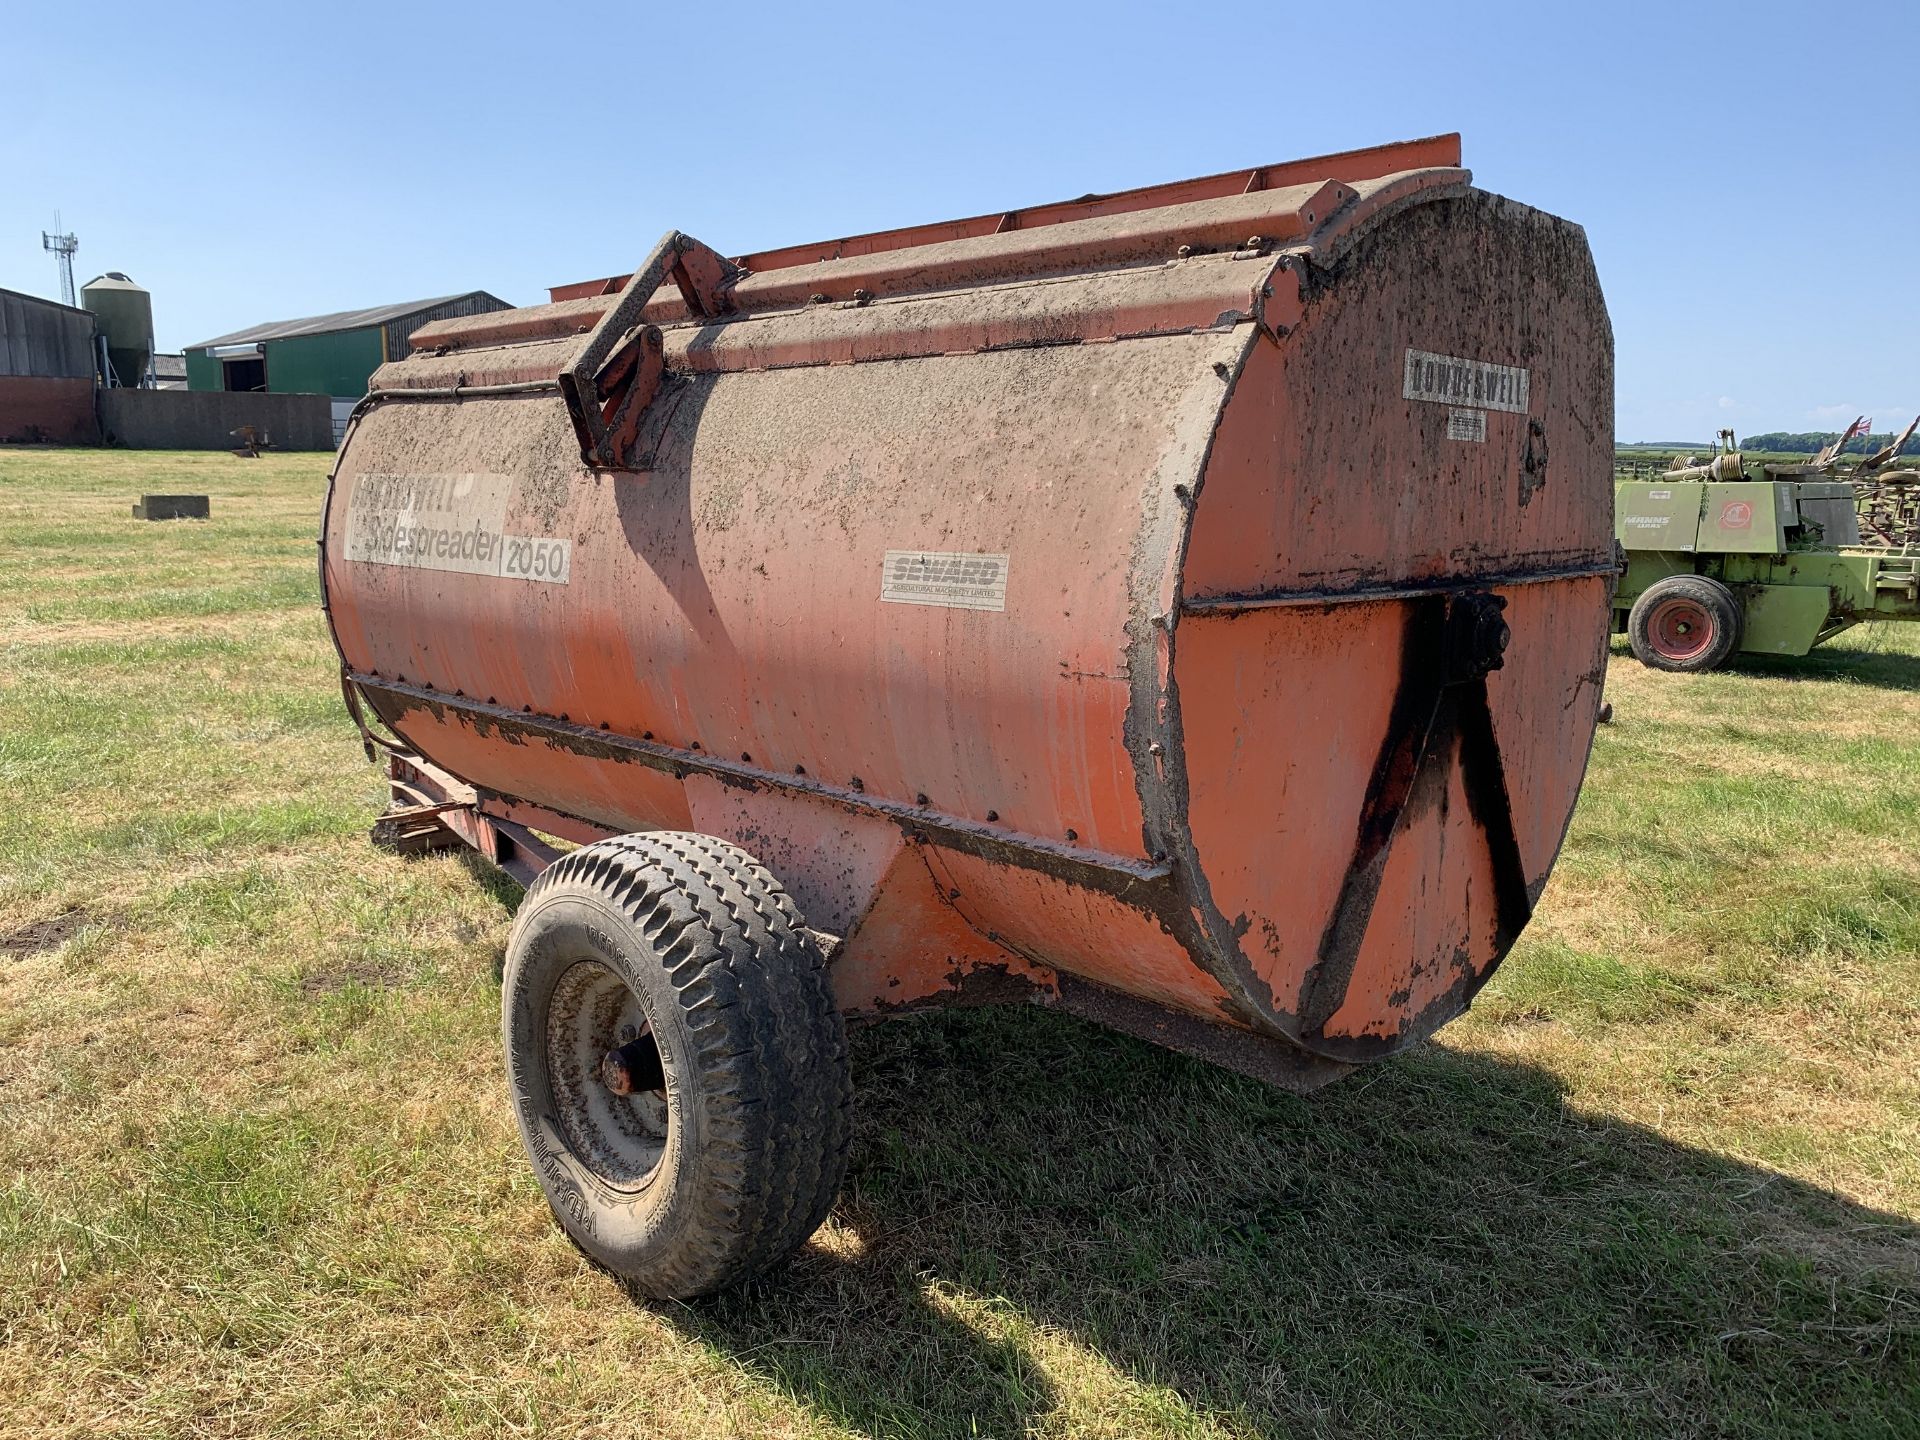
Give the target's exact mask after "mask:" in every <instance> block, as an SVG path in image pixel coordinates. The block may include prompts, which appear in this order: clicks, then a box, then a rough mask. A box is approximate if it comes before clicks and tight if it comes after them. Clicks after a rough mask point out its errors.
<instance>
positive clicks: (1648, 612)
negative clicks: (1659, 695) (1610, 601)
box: [1627, 575, 1746, 674]
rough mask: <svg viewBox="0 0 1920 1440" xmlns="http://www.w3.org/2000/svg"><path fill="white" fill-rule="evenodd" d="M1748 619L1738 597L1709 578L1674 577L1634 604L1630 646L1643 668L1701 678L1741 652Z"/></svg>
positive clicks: (1651, 588) (1657, 584) (1629, 627)
mask: <svg viewBox="0 0 1920 1440" xmlns="http://www.w3.org/2000/svg"><path fill="white" fill-rule="evenodd" d="M1745 618H1746V617H1745V615H1744V614H1743V613H1742V611H1741V609H1740V602H1739V600H1737V599H1736V598H1735V597H1734V594H1733V592H1732V591H1731V590H1729V589H1728V588H1727V587H1726V586H1724V585H1722V584H1721V583H1720V582H1719V581H1718V580H1715V579H1713V578H1711V577H1710V576H1706V575H1669V576H1668V577H1667V578H1666V579H1664V580H1656V581H1655V582H1654V583H1653V584H1651V585H1649V586H1648V587H1647V588H1646V589H1645V590H1644V591H1642V592H1641V594H1640V598H1639V599H1638V600H1635V601H1634V602H1633V611H1632V613H1631V614H1629V615H1628V616H1627V643H1628V644H1629V645H1630V646H1632V647H1633V653H1634V656H1635V658H1637V659H1638V660H1639V661H1640V663H1641V664H1642V665H1646V666H1649V667H1651V668H1652V669H1655V670H1675V671H1680V672H1682V673H1684V674H1699V673H1701V672H1702V671H1706V670H1717V669H1719V668H1720V667H1721V666H1722V665H1724V664H1726V663H1727V661H1728V660H1729V659H1730V658H1732V656H1733V652H1734V651H1736V650H1738V649H1739V648H1740V632H1741V630H1742V629H1743V628H1744V623H1743V622H1744V621H1745Z"/></svg>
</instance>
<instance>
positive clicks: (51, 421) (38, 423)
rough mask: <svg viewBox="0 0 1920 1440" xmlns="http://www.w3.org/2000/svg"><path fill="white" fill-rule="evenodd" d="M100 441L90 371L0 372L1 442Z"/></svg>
mask: <svg viewBox="0 0 1920 1440" xmlns="http://www.w3.org/2000/svg"><path fill="white" fill-rule="evenodd" d="M156 393H157V392H156ZM99 443H100V427H99V425H98V424H97V423H96V422H95V420H94V415H93V376H92V375H87V376H86V377H84V378H82V379H72V378H68V377H64V376H51V375H0V444H14V445H98V444H99Z"/></svg>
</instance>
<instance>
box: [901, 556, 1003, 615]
mask: <svg viewBox="0 0 1920 1440" xmlns="http://www.w3.org/2000/svg"><path fill="white" fill-rule="evenodd" d="M880 598H881V599H882V600H885V601H888V602H890V603H892V604H895V605H944V606H946V607H947V608H948V609H950V610H1005V609H1006V608H1007V557H1006V556H1005V555H972V554H967V553H964V552H960V551H953V550H889V551H887V557H886V559H885V561H884V562H882V564H881V567H880Z"/></svg>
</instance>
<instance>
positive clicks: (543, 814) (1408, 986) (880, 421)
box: [322, 136, 1616, 1295]
mask: <svg viewBox="0 0 1920 1440" xmlns="http://www.w3.org/2000/svg"><path fill="white" fill-rule="evenodd" d="M1459 159H1460V156H1459V141H1458V137H1457V136H1448V137H1441V138H1438V139H1432V140H1422V141H1414V142H1410V143H1407V144H1401V145H1392V146H1386V147H1383V148H1380V149H1375V150H1367V151H1358V152H1353V153H1349V154H1343V155H1333V156H1326V157H1322V158H1318V159H1312V160H1303V161H1297V162H1293V163H1290V164H1284V165H1274V166H1270V167H1266V168H1263V169H1257V170H1251V171H1240V172H1237V173H1234V174H1231V175H1220V176H1213V177H1209V178H1205V179H1200V180H1192V181H1186V182H1182V183H1179V184H1173V185H1164V186H1159V187H1155V188H1151V189H1146V190H1138V191H1130V192H1126V193H1123V194H1117V195H1104V196H1090V197H1087V198H1084V199H1081V200H1076V201H1071V202H1067V203H1063V204H1057V205H1048V206H1042V207H1039V208H1035V209H1029V210H1021V211H1011V212H1007V213H1005V214H997V215H988V216H982V217H978V218H976V219H971V220H960V221H953V222H949V223H944V224H935V225H925V226H920V227H916V228H911V229H904V230H895V231H887V232H883V233H879V234H873V235H862V236H855V237H851V238H847V239H841V240H833V241H828V242H825V243H822V244H817V245H801V246H795V247H792V248H789V249H785V250H777V251H770V252H765V253H761V254H755V255H747V256H744V257H737V258H732V259H728V258H723V257H722V256H720V255H719V254H717V253H715V252H714V251H712V250H710V249H708V248H707V247H706V246H704V245H702V244H700V243H699V242H697V241H694V240H692V239H690V238H688V237H686V236H684V235H681V234H679V233H678V232H671V233H669V234H668V235H667V236H666V237H665V238H664V239H663V240H662V241H661V242H660V243H659V244H658V245H657V246H656V247H655V248H654V250H653V252H652V253H651V255H649V256H648V258H647V259H646V261H645V262H644V263H643V264H642V265H641V266H640V268H639V270H638V271H637V272H636V273H635V274H634V275H633V276H632V277H631V278H630V279H626V280H624V281H622V280H618V279H615V280H609V281H605V282H593V283H590V284H587V285H582V286H572V287H567V288H565V289H563V290H561V291H558V292H556V293H555V297H554V300H553V303H550V304H546V305H539V306H533V307H529V308H526V309H521V310H509V311H504V312H500V313H496V314H489V315H481V316H471V317H463V318H460V319H454V320H445V321H440V322H437V323H435V324H432V325H429V326H427V327H425V328H424V329H422V330H420V331H418V332H416V334H415V335H414V336H413V342H412V343H413V347H414V348H413V353H412V354H410V355H408V356H407V357H405V358H403V359H400V360H396V361H394V362H392V363H390V364H388V365H386V366H385V367H384V368H382V369H381V370H380V372H379V373H378V375H377V376H376V377H375V382H374V389H373V391H372V393H371V394H369V395H368V396H367V398H366V400H365V402H364V403H363V404H362V405H361V406H360V408H359V409H358V410H357V411H356V413H355V415H354V418H353V420H352V423H351V425H350V427H349V429H348V433H347V437H346V440H345V442H344V445H343V448H342V450H341V453H340V456H339V460H338V463H337V465H336V467H335V471H334V475H333V478H332V482H331V486H330V489H329V493H328V499H327V507H326V518H325V526H324V536H323V560H322V569H323V580H324V587H325V599H326V605H327V608H328V614H329V617H330V621H331V625H332V629H333V634H334V636H335V639H336V640H337V642H338V645H339V650H340V656H341V661H342V664H343V666H344V679H343V683H344V686H345V690H346V694H347V699H348V704H349V706H350V707H351V708H352V709H353V711H354V713H355V715H356V716H357V717H358V718H359V719H360V722H361V725H362V729H363V733H364V734H365V736H366V738H367V741H368V745H369V753H372V750H373V747H379V748H380V749H381V750H382V751H384V752H385V755H386V760H387V763H388V765H389V767H390V774H391V780H392V786H393V795H394V804H393V808H392V809H391V810H390V811H389V813H388V814H387V815H386V816H385V817H383V819H382V820H381V822H380V824H379V826H378V827H377V831H378V832H379V833H380V834H382V835H384V836H385V837H386V838H387V839H389V840H392V841H394V842H395V843H399V844H402V845H405V846H414V847H419V846H432V845H437V844H445V843H453V842H455V841H458V842H464V843H465V844H468V845H472V846H474V847H476V848H477V849H478V850H480V851H481V852H482V853H484V854H485V855H486V856H488V857H489V858H491V859H493V860H495V861H497V862H499V863H500V864H502V865H504V866H505V867H506V868H508V869H509V870H511V871H512V872H513V873H514V874H516V875H517V876H519V877H520V878H521V880H523V881H524V882H526V884H527V887H528V888H527V894H526V898H525V900H524V901H523V903H522V904H521V907H520V910H519V913H518V916H517V918H516V920H515V922H514V926H513V932H512V938H511V941H510V945H509V950H508V955H507V960H506V967H505V976H504V981H503V995H502V1005H503V1012H504V1019H503V1028H504V1034H505V1041H506V1049H507V1061H508V1071H509V1076H510V1089H511V1094H512V1100H513V1105H514V1108H515V1112H516V1115H517V1117H518V1121H519V1126H520V1133H521V1136H522V1138H523V1140H524V1141H525V1144H526V1148H527V1151H528V1154H529V1156H530V1157H531V1159H532V1161H533V1165H534V1169H535V1171H536V1173H537V1174H538V1176H539V1178H540V1183H541V1184H542V1186H543V1187H544V1188H545V1190H546V1193H547V1195H548V1197H549V1199H550V1200H551V1202H552V1204H553V1207H554V1210H555V1213H556V1214H557V1215H558V1217H559V1219H560V1222H561V1223H562V1225H564V1226H565V1228H566V1230H567V1232H568V1233H569V1234H570V1235H571V1236H572V1237H573V1238H574V1239H575V1240H576V1241H577V1242H578V1243H579V1245H580V1246H581V1247H582V1248H583V1249H584V1250H586V1251H587V1252H588V1253H589V1254H590V1255H591V1256H593V1257H594V1258H595V1259H597V1260H599V1261H600V1262H602V1263H604V1264H605V1265H607V1266H609V1267H611V1268H612V1269H614V1270H615V1271H618V1272H620V1273H622V1274H624V1275H626V1276H628V1277H629V1278H631V1279H632V1280H633V1281H634V1282H635V1283H636V1284H637V1285H638V1286H639V1287H640V1288H641V1289H643V1290H645V1291H648V1292H651V1293H656V1294H663V1295H692V1294H697V1293H701V1292H704V1291H709V1290H713V1289H716V1288H718V1287H721V1286H725V1285H728V1284H730V1283H733V1282H735V1281H737V1280H739V1279H741V1278H743V1277H745V1276H747V1275H750V1274H752V1273H754V1272H755V1271H757V1270H759V1269H761V1268H763V1267H765V1266H766V1265H768V1264H770V1263H772V1262H773V1261H775V1260H777V1259H778V1258H780V1257H781V1256H782V1255H784V1254H785V1253H786V1252H788V1251H789V1250H791V1249H792V1248H793V1247H795V1246H797V1245H799V1244H800V1243H801V1242H802V1241H804V1240H805V1238H806V1237H807V1236H808V1234H809V1233H811V1231H812V1230H813V1229H814V1228H815V1226H817V1225H818V1224H819V1223H820V1221H821V1219H822V1218H823V1217H824V1216H825V1215H826V1213H827V1211H828V1209H829V1208H830V1206H831V1205H832V1203H833V1199H834V1196H835V1194H836V1192H837V1189H838V1186H839V1183H840V1181H841V1178H842V1175H843V1172H844V1167H845V1163H846V1151H847V1143H848V1107H849V1104H850V1099H851V1096H850V1084H849V1079H848V1066H847V1050H846V1040H845V1021H846V1019H847V1018H848V1017H852V1018H855V1019H871V1018H876V1017H882V1016H891V1015H899V1014H905V1013H908V1012H912V1011H915V1010H920V1009H925V1008H928V1007H932V1006H939V1005H946V1004H969V1003H971V1004H986V1003H1008V1002H1021V1003H1027V1002H1032V1003H1040V1004H1046V1005H1054V1006H1058V1007H1060V1008H1061V1009H1064V1010H1067V1011H1070V1012H1072V1013H1074V1014H1077V1015H1082V1016H1086V1017H1090V1018H1092V1019H1094V1020H1097V1021H1099V1022H1101V1023H1104V1024H1106V1025H1108V1026H1111V1027H1113V1028H1116V1029H1119V1030H1122V1031H1127V1032H1130V1033H1132V1034H1135V1035H1142V1036H1145V1037H1147V1038H1149V1039H1152V1040H1155V1041H1157V1042H1159V1043H1161V1044H1164V1045H1168V1046H1171V1047H1173V1048H1175V1049H1178V1050H1182V1051H1186V1052H1188V1053H1191V1054H1195V1055H1200V1056H1204V1057H1207V1058H1208V1059H1211V1060H1214V1061H1216V1062H1218V1063H1221V1064H1225V1065H1229V1066H1232V1067H1234V1068H1236V1069H1240V1070H1243V1071H1246V1072H1248V1073H1250V1074H1253V1075H1257V1076H1261V1077H1263V1078H1265V1079H1268V1080H1271V1081H1274V1082H1277V1083H1280V1084H1284V1085H1289V1086H1294V1087H1298V1088H1303V1089H1304V1088H1309V1087H1312V1086H1315V1085H1318V1084H1320V1083H1322V1082H1323V1081H1326V1080H1328V1079H1331V1078H1332V1077H1334V1076H1337V1075H1339V1074H1340V1073H1341V1072H1343V1071H1344V1070H1346V1069H1348V1068H1350V1067H1352V1066H1355V1065H1358V1064H1362V1063H1364V1062H1368V1061H1372V1060H1377V1059H1380V1058H1382V1057H1384V1056H1387V1055H1391V1054H1392V1053H1394V1052H1395V1051H1397V1050H1399V1049H1401V1048H1403V1047H1405V1046H1407V1045H1409V1044H1411V1043H1413V1042H1415V1041H1417V1040H1419V1039H1421V1038H1422V1037H1424V1036H1426V1035H1428V1034H1430V1033H1431V1032H1432V1031H1433V1030H1434V1029H1435V1028H1436V1027H1438V1026H1439V1025H1441V1024H1443V1023H1444V1022H1445V1021H1447V1020H1448V1019H1450V1018H1452V1017H1453V1016H1455V1015H1457V1014H1459V1013H1460V1012H1461V1011H1462V1010H1464V1009H1465V1008H1466V1006H1467V1004H1468V1002H1469V1000H1470V999H1471V998H1472V996H1473V995H1474V993H1475V991H1476V990H1478V989H1479V987H1480V986H1481V984H1482V983H1483V982H1484V981H1485V980H1486V978H1487V976H1488V975H1489V974H1490V973H1491V972H1492V970H1493V968H1494V966H1495V965H1496V964H1498V963H1499V961H1500V959H1501V957H1502V956H1503V955H1505V954H1506V952H1507V950H1508V948H1509V947H1510V946H1511V945H1512V944H1513V942H1514V939H1515V937H1516V936H1517V935H1518V934H1519V933H1520V930H1521V928H1522V927H1523V926H1524V925H1525V924H1526V923H1527V920H1528V917H1529V915H1530V914H1531V912H1532V909H1533V906H1534V903H1535V901H1536V899H1537V898H1538V896H1539V894H1540V890H1541V887H1542V886H1543V885H1544V884H1545V883H1546V879H1547V874H1548V871H1549V870H1550V868H1551V867H1552V864H1553V861H1554V857H1555V855H1556V853H1557V852H1558V850H1559V847H1560V843H1561V839H1562V836H1563V834H1564V832H1565V830H1566V826H1567V821H1568V818H1569V815H1570V814H1571V812H1572V809H1573V804H1574V799H1575V796H1576V794H1577V792H1578V790H1579V786H1580V780H1581V776H1582V773H1583V771H1584V769H1585V765H1586V759H1587V752H1588V748H1589V746H1590V744H1591V741H1592V736H1593V728H1594V723H1595V717H1596V711H1597V709H1598V707H1599V703H1600V689H1601V676H1602V666H1603V664H1604V661H1605V656H1606V643H1607V633H1608V606H1609V599H1610V595H1611V592H1612V588H1613V584H1614V580H1615V577H1616V561H1615V555H1614V544H1613V526H1612V486H1611V483H1610V474H1611V464H1612V451H1613V371H1612V341H1611V336H1610V332H1609V329H1608V324H1607V316H1606V311H1605V308H1604V306H1603V303H1602V301H1601V297H1600V291H1599V287H1598V285H1597V283H1596V281H1595V277H1594V270H1593V265H1592V262H1591V260H1590V257H1589V255H1588V250H1587V245H1586V241H1585V238H1584V236H1583V235H1582V232H1581V231H1580V230H1579V229H1578V228H1577V227H1576V226H1573V225H1571V224H1568V223H1566V222H1565V221H1562V220H1558V219H1555V218H1554V217H1552V216H1549V215H1544V214H1541V213H1540V212H1538V211H1535V210H1530V209H1528V208H1527V207H1525V206H1523V205H1518V204H1515V203H1514V202H1512V201H1510V200H1505V199H1502V198H1500V197H1498V196H1494V195H1490V194H1486V193H1484V192H1482V191H1479V190H1476V189H1474V188H1473V186H1472V185H1471V184H1470V177H1469V176H1468V174H1467V172H1466V171H1464V170H1462V169H1460V168H1458V167H1459ZM569 846H577V847H578V848H571V849H570V848H568V847H569Z"/></svg>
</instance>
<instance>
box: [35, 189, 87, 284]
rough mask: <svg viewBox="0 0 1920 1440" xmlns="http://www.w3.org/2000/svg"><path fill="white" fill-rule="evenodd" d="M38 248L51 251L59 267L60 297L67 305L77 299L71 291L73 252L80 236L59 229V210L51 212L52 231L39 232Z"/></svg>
mask: <svg viewBox="0 0 1920 1440" xmlns="http://www.w3.org/2000/svg"><path fill="white" fill-rule="evenodd" d="M40 248H41V249H42V250H51V251H52V252H53V257H54V263H56V264H57V265H59V267H60V298H61V299H62V300H63V301H65V302H66V303H67V304H69V305H77V304H78V303H79V301H78V300H77V299H76V298H75V297H74V293H73V252H74V251H76V250H78V249H79V248H80V237H79V236H78V235H68V234H65V233H63V232H62V231H61V229H60V212H59V211H58V210H56V211H54V212H53V233H52V234H51V235H49V234H48V233H47V232H46V231H45V230H42V231H41V232H40Z"/></svg>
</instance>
